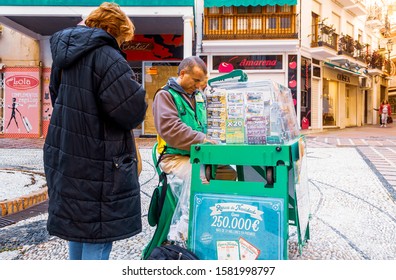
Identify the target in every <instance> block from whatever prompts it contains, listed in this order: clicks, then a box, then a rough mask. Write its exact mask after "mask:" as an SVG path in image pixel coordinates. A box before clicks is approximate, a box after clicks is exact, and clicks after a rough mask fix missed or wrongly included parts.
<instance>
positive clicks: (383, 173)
mask: <svg viewBox="0 0 396 280" xmlns="http://www.w3.org/2000/svg"><path fill="white" fill-rule="evenodd" d="M306 140H307V155H308V163H309V185H310V201H311V203H310V204H311V211H312V212H311V213H312V220H311V222H310V231H311V233H312V234H311V238H312V239H311V240H310V241H309V243H308V246H307V247H306V248H305V249H304V250H303V254H302V255H301V256H300V255H299V254H298V252H297V247H296V246H297V240H296V239H297V235H296V233H295V232H293V231H291V232H290V243H289V245H290V250H289V257H290V259H378V260H384V259H388V260H396V244H395V243H394V236H395V233H396V216H395V215H396V195H395V181H396V179H395V177H396V176H395V175H396V171H395V170H396V168H394V167H395V165H396V128H393V127H388V128H386V129H380V128H377V127H374V126H367V127H361V128H352V129H349V128H347V129H344V130H332V131H324V132H321V133H310V134H306ZM154 142H155V139H153V138H138V139H137V143H138V145H139V148H141V149H142V150H141V151H142V156H143V167H144V169H143V170H144V172H143V173H144V176H143V177H142V178H140V179H141V180H142V182H141V184H142V187H143V188H142V203H143V209H142V211H143V217H142V218H143V221H144V222H145V226H144V228H145V230H144V231H143V232H142V234H139V235H138V236H136V237H134V238H131V239H127V240H124V241H120V242H117V243H116V244H115V248H114V252H113V255H112V259H139V256H140V251H141V249H142V248H143V247H144V244H146V243H147V241H148V240H149V238H150V236H151V234H152V232H153V229H152V228H150V227H148V226H147V222H146V220H147V218H146V215H147V209H148V202H149V199H150V196H151V193H152V189H153V187H155V185H156V183H157V178H156V174H155V172H154V168H153V166H152V162H151V158H150V157H151V151H150V148H151V147H152V145H153V143H154ZM42 145H43V139H17V140H15V139H1V138H0V149H4V150H3V151H6V150H7V151H10V149H15V148H17V149H18V148H19V149H23V150H25V152H28V150H29V149H32V150H34V149H36V151H37V149H41V148H42ZM21 151H22V150H21ZM0 152H1V150H0ZM8 154H11V155H12V154H13V153H12V152H11V153H5V152H3V156H7V157H8ZM17 154H18V152H15V153H14V156H15V155H17ZM7 157H5V158H4V160H3V159H2V160H1V162H0V167H1V166H3V165H4V164H7V162H9V161H11V159H10V160H8V158H7ZM21 160H22V161H23V162H25V163H24V164H23V165H25V164H31V163H32V162H34V161H36V160H37V159H35V158H33V157H32V158H31V159H28V157H26V158H25V156H24V157H23V159H21ZM37 161H38V160H37ZM32 168H33V166H32ZM143 173H142V174H143ZM338 174H339V175H338ZM45 221H46V216H45V215H42V216H37V220H34V218H33V220H32V221H30V222H28V223H26V224H24V222H25V221H22V222H21V223H18V224H16V225H11V226H7V227H5V228H3V229H0V251H1V247H2V245H1V240H3V241H4V240H10V239H9V238H8V236H13V238H14V239H15V241H13V242H16V243H15V244H19V245H18V246H19V247H18V248H22V249H18V250H15V251H14V250H8V249H7V251H4V252H3V254H1V253H0V259H2V258H3V259H65V258H66V255H67V249H66V246H65V244H64V242H63V241H62V240H59V239H58V238H54V237H49V236H48V235H47V233H46V231H45ZM34 223H38V224H39V229H38V230H36V231H34V234H35V235H38V233H39V232H40V233H41V235H40V238H41V239H43V240H44V241H43V240H41V239H40V240H41V241H37V242H36V243H37V244H36V243H35V244H34V246H33V245H31V244H30V243H29V242H31V241H26V240H25V239H23V238H22V237H23V236H25V235H26V234H25V232H24V231H23V230H30V231H31V230H32V229H33V228H34V227H33V226H34ZM15 229H18V230H21V234H16V232H15ZM22 229H23V230H22ZM32 234H33V233H32ZM14 236H15V237H14ZM26 236H27V235H26ZM37 238H38V237H37ZM29 240H31V238H30V239H29ZM5 242H6V243H5V244H6V245H7V244H10V243H9V241H5ZM18 242H19V243H18ZM26 242H28V243H27V244H28V245H29V244H30V245H29V246H27V247H26ZM26 248H27V249H26Z"/></svg>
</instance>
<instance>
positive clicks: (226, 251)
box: [189, 193, 285, 260]
mask: <svg viewBox="0 0 396 280" xmlns="http://www.w3.org/2000/svg"><path fill="white" fill-rule="evenodd" d="M190 209H191V211H193V212H192V221H191V223H192V224H191V225H190V232H189V245H190V249H191V250H192V251H193V252H195V253H196V254H197V256H198V257H199V258H200V259H203V260H279V259H283V258H284V257H283V256H284V254H283V250H284V248H283V247H284V236H283V234H284V222H285V221H284V218H283V217H284V211H285V210H284V201H283V199H281V198H271V197H257V196H239V195H226V194H224V195H222V194H203V193H195V195H194V203H193V206H192V207H191V208H190Z"/></svg>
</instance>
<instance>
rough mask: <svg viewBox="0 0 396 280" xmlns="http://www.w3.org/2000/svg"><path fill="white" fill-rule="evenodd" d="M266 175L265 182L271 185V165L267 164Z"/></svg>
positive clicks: (272, 182)
mask: <svg viewBox="0 0 396 280" xmlns="http://www.w3.org/2000/svg"><path fill="white" fill-rule="evenodd" d="M266 173H267V174H266V175H267V177H266V178H267V184H268V185H272V184H274V167H273V166H268V167H267V169H266Z"/></svg>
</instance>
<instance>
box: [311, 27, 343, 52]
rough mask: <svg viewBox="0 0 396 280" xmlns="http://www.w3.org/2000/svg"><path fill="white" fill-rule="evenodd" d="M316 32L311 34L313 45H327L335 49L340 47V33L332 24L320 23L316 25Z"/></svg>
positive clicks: (313, 46)
mask: <svg viewBox="0 0 396 280" xmlns="http://www.w3.org/2000/svg"><path fill="white" fill-rule="evenodd" d="M313 30H315V33H314V34H312V35H311V47H312V48H315V47H322V46H326V47H329V48H331V49H333V50H335V51H337V49H338V46H337V45H338V37H339V35H338V34H337V33H335V32H334V29H333V28H331V27H330V26H327V25H323V24H318V25H316V26H315V27H314V29H313Z"/></svg>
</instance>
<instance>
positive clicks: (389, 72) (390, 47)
mask: <svg viewBox="0 0 396 280" xmlns="http://www.w3.org/2000/svg"><path fill="white" fill-rule="evenodd" d="M392 48H393V41H392V39H389V40H388V42H387V43H386V49H387V50H388V74H389V75H390V74H391V60H390V55H391V52H392Z"/></svg>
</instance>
